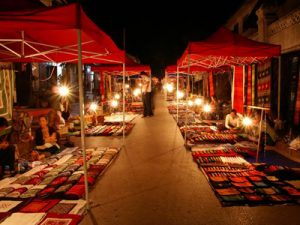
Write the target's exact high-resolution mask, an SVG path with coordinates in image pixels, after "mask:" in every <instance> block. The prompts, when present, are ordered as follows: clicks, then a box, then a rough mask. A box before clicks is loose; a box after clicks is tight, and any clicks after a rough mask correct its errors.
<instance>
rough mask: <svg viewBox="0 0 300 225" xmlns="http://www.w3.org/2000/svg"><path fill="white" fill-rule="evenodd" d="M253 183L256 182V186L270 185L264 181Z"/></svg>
mask: <svg viewBox="0 0 300 225" xmlns="http://www.w3.org/2000/svg"><path fill="white" fill-rule="evenodd" d="M253 184H254V185H255V186H256V187H268V186H269V185H268V184H266V183H265V182H263V181H257V182H253Z"/></svg>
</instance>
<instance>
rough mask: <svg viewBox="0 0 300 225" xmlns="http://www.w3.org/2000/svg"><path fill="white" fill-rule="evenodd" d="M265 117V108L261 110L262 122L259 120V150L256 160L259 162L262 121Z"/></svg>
mask: <svg viewBox="0 0 300 225" xmlns="http://www.w3.org/2000/svg"><path fill="white" fill-rule="evenodd" d="M263 118H264V109H261V111H260V122H259V129H258V130H259V136H258V143H257V151H256V162H258V156H259V150H260V142H261V138H262V137H261V130H262V121H263Z"/></svg>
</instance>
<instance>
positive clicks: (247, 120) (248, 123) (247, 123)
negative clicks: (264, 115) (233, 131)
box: [242, 116, 253, 127]
mask: <svg viewBox="0 0 300 225" xmlns="http://www.w3.org/2000/svg"><path fill="white" fill-rule="evenodd" d="M242 124H243V125H244V126H245V127H248V126H251V125H252V124H253V120H252V119H251V118H249V117H247V116H246V117H244V118H243V121H242Z"/></svg>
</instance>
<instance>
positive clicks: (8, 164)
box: [0, 117, 16, 172]
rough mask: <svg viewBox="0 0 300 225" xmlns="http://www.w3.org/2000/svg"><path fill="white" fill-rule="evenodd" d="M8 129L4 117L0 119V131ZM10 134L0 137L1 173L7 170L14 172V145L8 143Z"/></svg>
mask: <svg viewBox="0 0 300 225" xmlns="http://www.w3.org/2000/svg"><path fill="white" fill-rule="evenodd" d="M7 127H8V122H7V120H6V119H5V118H4V117H0V131H3V130H4V129H5V128H7ZM9 139H10V133H8V134H3V135H1V136H0V166H1V167H2V172H3V171H4V170H5V169H8V170H9V171H10V172H13V171H14V170H15V152H16V148H15V145H13V144H10V143H9Z"/></svg>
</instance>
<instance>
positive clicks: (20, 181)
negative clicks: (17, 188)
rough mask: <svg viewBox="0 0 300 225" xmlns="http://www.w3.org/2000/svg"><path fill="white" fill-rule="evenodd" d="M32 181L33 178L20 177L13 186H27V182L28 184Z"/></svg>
mask: <svg viewBox="0 0 300 225" xmlns="http://www.w3.org/2000/svg"><path fill="white" fill-rule="evenodd" d="M31 179H32V177H31V176H24V175H23V176H21V177H19V178H18V179H17V180H16V181H15V182H13V184H25V183H26V182H28V181H29V180H31Z"/></svg>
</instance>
